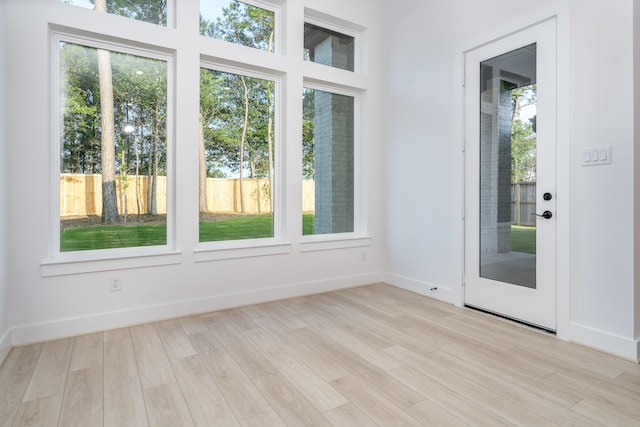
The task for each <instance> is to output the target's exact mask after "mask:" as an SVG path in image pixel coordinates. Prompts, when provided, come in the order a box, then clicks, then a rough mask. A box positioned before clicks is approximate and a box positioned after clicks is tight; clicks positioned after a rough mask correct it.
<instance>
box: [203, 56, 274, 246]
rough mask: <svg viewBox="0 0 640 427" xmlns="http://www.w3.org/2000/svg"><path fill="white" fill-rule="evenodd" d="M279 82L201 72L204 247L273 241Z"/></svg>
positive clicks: (226, 73)
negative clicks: (251, 240)
mask: <svg viewBox="0 0 640 427" xmlns="http://www.w3.org/2000/svg"><path fill="white" fill-rule="evenodd" d="M274 116H275V82H274V81H272V80H266V79H261V78H256V77H250V76H246V75H242V74H235V73H229V72H222V71H217V70H212V69H208V68H202V69H201V70H200V197H199V201H200V242H212V241H221V240H240V239H258V238H268V237H273V236H274V220H273V212H274V192H275V191H274V187H275V186H274V174H275V161H274V153H275V128H274V123H275V117H274Z"/></svg>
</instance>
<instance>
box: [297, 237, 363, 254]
mask: <svg viewBox="0 0 640 427" xmlns="http://www.w3.org/2000/svg"><path fill="white" fill-rule="evenodd" d="M303 239H304V240H303V241H302V243H301V244H300V252H316V251H330V250H332V249H346V248H361V247H365V246H370V245H371V237H362V236H355V235H353V234H348V235H345V236H341V235H336V234H329V235H315V236H305V237H304V238H303Z"/></svg>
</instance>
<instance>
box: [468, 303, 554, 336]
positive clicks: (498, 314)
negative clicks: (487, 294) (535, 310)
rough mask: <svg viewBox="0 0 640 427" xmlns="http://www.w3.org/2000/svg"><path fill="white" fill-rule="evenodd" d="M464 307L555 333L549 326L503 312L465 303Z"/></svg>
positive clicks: (550, 333) (548, 332)
mask: <svg viewBox="0 0 640 427" xmlns="http://www.w3.org/2000/svg"><path fill="white" fill-rule="evenodd" d="M464 307H465V308H468V309H471V310H474V311H479V312H480V313H485V314H489V315H491V316H495V317H499V318H501V319H505V320H508V321H510V322H514V323H518V324H520V325H523V326H528V327H529V328H533V329H537V330H538V331H541V332H545V333H547V334H549V335H555V334H556V331H555V330H553V329H549V328H546V327H544V326H540V325H536V324H535V323H529V322H525V321H524V320H520V319H515V318H513V317H509V316H505V315H504V314H500V313H496V312H495V311H489V310H485V309H483V308H480V307H475V306H473V305H469V304H465V305H464Z"/></svg>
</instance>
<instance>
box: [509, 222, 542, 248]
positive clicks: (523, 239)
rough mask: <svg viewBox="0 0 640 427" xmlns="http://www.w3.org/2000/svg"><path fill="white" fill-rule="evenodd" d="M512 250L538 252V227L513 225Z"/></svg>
mask: <svg viewBox="0 0 640 427" xmlns="http://www.w3.org/2000/svg"><path fill="white" fill-rule="evenodd" d="M511 251H513V252H523V253H525V254H535V253H536V228H535V227H524V226H521V225H512V226H511Z"/></svg>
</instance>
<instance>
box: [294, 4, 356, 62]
mask: <svg viewBox="0 0 640 427" xmlns="http://www.w3.org/2000/svg"><path fill="white" fill-rule="evenodd" d="M304 22H305V24H311V25H315V26H317V27H320V28H323V29H325V30H330V31H335V32H337V33H340V34H343V35H345V36H349V37H353V55H354V58H353V71H350V70H343V71H345V72H347V73H362V72H364V69H365V67H364V55H365V52H364V45H365V43H364V35H363V33H364V31H365V28H364V27H361V26H360V25H357V24H353V23H351V22H349V21H345V20H343V19H340V18H336V17H333V16H330V15H327V14H325V13H323V12H319V11H316V10H313V9H309V8H305V9H304ZM300 54H301V55H302V52H301V53H300ZM306 62H311V63H312V64H318V65H320V66H323V67H331V66H329V65H323V64H319V63H317V62H312V61H306ZM331 68H337V67H331ZM338 69H340V68H338ZM340 70H341V69H340Z"/></svg>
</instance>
